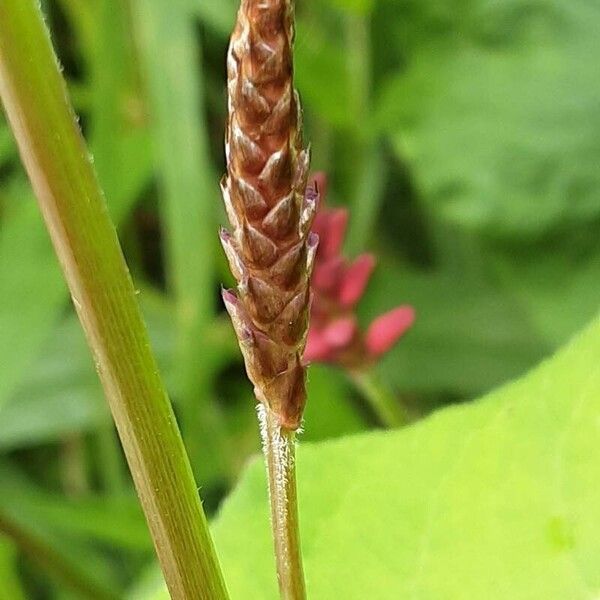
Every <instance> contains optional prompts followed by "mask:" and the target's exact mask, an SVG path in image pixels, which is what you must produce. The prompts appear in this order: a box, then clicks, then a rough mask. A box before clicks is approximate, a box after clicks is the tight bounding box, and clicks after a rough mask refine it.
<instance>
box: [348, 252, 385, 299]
mask: <svg viewBox="0 0 600 600" xmlns="http://www.w3.org/2000/svg"><path fill="white" fill-rule="evenodd" d="M375 263H376V261H375V257H374V256H373V255H372V254H362V255H361V256H359V257H358V258H357V259H356V260H355V261H354V262H353V263H352V264H351V265H350V266H349V267H348V268H347V269H346V272H345V273H344V275H343V276H342V281H341V283H340V289H339V300H340V302H341V304H342V305H343V306H353V305H354V304H356V303H357V302H358V301H359V300H360V298H361V297H362V295H363V294H364V292H365V288H366V287H367V283H369V278H370V277H371V274H372V273H373V269H374V268H375Z"/></svg>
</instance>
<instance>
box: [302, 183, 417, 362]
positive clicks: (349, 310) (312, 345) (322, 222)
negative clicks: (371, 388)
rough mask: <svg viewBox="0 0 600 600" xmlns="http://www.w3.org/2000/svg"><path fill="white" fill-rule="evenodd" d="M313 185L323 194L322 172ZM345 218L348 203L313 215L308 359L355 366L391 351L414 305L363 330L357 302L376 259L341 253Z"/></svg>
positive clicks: (403, 308)
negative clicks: (315, 241) (350, 258)
mask: <svg viewBox="0 0 600 600" xmlns="http://www.w3.org/2000/svg"><path fill="white" fill-rule="evenodd" d="M312 188H313V189H314V188H318V189H319V190H320V191H321V197H324V195H325V189H326V178H325V175H324V174H322V173H319V174H316V175H315V176H314V182H313V184H312ZM309 189H311V186H309ZM347 224H348V212H347V211H346V210H345V209H332V208H325V207H324V206H321V208H320V209H319V212H318V213H317V216H316V218H315V221H314V226H313V231H314V232H315V233H316V234H317V235H318V236H319V240H320V241H319V248H318V250H317V257H316V261H315V268H314V274H313V279H312V289H313V302H312V310H311V317H310V330H309V334H308V343H307V345H306V350H305V353H304V360H305V361H306V362H328V363H337V364H340V365H342V366H344V367H346V368H349V369H354V368H360V367H362V366H364V365H365V364H367V363H369V362H371V361H373V360H375V359H376V358H377V357H379V356H381V355H382V354H384V353H385V352H387V351H388V350H389V349H390V348H391V347H392V346H393V345H394V344H395V343H396V342H397V341H398V340H399V339H400V338H401V337H402V335H403V334H404V333H405V332H406V330H407V329H408V328H409V327H410V326H411V325H412V323H413V321H414V318H415V313H414V309H413V308H412V307H411V306H399V307H397V308H395V309H394V310H392V311H390V312H387V313H385V314H384V315H381V316H380V317H378V318H377V319H375V320H374V321H373V322H372V323H371V325H370V326H369V328H368V329H367V331H366V333H364V334H363V332H361V331H360V329H359V326H358V321H357V318H356V315H355V307H356V304H357V303H358V301H359V300H360V298H361V297H362V296H363V294H364V292H365V289H366V287H367V284H368V282H369V278H370V277H371V274H372V272H373V269H374V268H375V263H376V261H375V257H374V256H373V255H371V254H362V255H361V256H359V257H358V258H357V259H356V260H354V261H353V262H348V261H347V260H346V259H345V258H344V257H343V256H342V254H341V248H342V243H343V241H344V236H345V233H346V226H347Z"/></svg>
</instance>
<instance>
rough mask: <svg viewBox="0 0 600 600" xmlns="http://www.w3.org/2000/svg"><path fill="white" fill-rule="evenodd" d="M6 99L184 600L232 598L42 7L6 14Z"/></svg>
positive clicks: (169, 573) (165, 560)
mask: <svg viewBox="0 0 600 600" xmlns="http://www.w3.org/2000/svg"><path fill="white" fill-rule="evenodd" d="M0 95H1V97H2V100H3V103H4V106H5V109H6V112H7V115H8V118H9V122H10V124H11V127H12V129H13V132H14V133H15V137H16V138H17V142H18V145H19V150H20V153H21V158H22V160H23V162H24V164H25V166H26V169H27V171H28V174H29V177H30V179H31V181H32V184H33V187H34V190H35V192H36V195H37V197H38V201H39V204H40V208H41V210H42V213H43V215H44V218H45V221H46V224H47V227H48V229H49V231H50V235H51V238H52V241H53V243H54V247H55V250H56V252H57V254H58V256H59V259H60V263H61V266H62V268H63V271H64V274H65V276H66V279H67V282H68V284H69V288H70V291H71V295H72V298H73V302H74V304H75V307H76V309H77V312H78V315H79V318H80V320H81V322H82V325H83V328H84V330H85V332H86V336H87V339H88V343H89V344H90V346H91V348H92V351H93V353H94V357H95V362H96V365H97V368H98V373H99V375H100V378H101V380H102V383H103V386H104V389H105V393H106V396H107V398H108V401H109V404H110V406H111V410H112V413H113V417H114V419H115V422H116V425H117V428H118V430H119V434H120V436H121V441H122V443H123V447H124V449H125V453H126V456H127V460H128V462H129V465H130V468H131V472H132V475H133V478H134V482H135V484H136V487H137V490H138V494H139V496H140V499H141V501H142V506H143V508H144V511H145V513H146V518H147V520H148V524H149V526H150V530H151V533H152V536H153V539H154V542H155V546H156V550H157V553H158V555H159V559H160V561H161V565H162V568H163V571H164V573H165V578H166V580H167V585H168V586H169V590H170V593H171V596H172V597H173V598H175V599H186V600H187V599H192V598H194V599H196V598H200V599H213V598H217V599H218V598H226V597H227V593H226V591H225V586H224V583H223V579H222V576H221V573H220V569H219V566H218V563H217V559H216V556H215V553H214V549H213V546H212V541H211V538H210V534H209V532H208V527H207V523H206V519H205V516H204V513H203V511H202V507H201V505H200V501H199V498H198V494H197V490H196V486H195V483H194V479H193V476H192V472H191V467H190V465H189V461H188V459H187V456H186V454H185V450H184V448H183V443H182V441H181V437H180V435H179V430H178V428H177V425H176V422H175V417H174V415H173V411H172V408H171V405H170V403H169V401H168V398H167V395H166V392H165V389H164V387H163V384H162V381H161V379H160V376H159V374H158V369H157V367H156V363H155V360H154V357H153V355H152V353H151V350H150V344H149V341H148V336H147V332H146V329H145V326H144V324H143V321H142V319H141V315H140V311H139V308H138V305H137V302H136V298H135V291H134V288H133V284H132V281H131V278H130V276H129V272H128V270H127V266H126V264H125V261H124V259H123V255H122V252H121V249H120V246H119V243H118V239H117V236H116V232H115V229H114V227H113V225H112V223H111V221H110V218H109V216H108V211H107V207H106V204H105V201H104V198H103V196H102V192H101V190H100V188H99V186H98V183H97V180H96V177H95V174H94V171H93V168H92V165H91V161H90V159H89V154H88V151H87V149H86V146H85V143H84V141H83V138H82V137H81V134H80V132H79V129H78V127H77V125H76V122H75V119H74V114H73V111H72V108H71V107H70V105H69V103H68V100H67V96H66V89H65V84H64V81H63V79H62V77H61V75H60V72H59V69H58V63H57V61H56V58H55V56H54V53H53V50H52V46H51V43H50V39H49V36H48V32H47V30H46V28H45V25H44V23H43V21H42V17H41V13H40V12H39V8H38V5H37V2H36V1H35V0H5V1H4V2H2V4H0Z"/></svg>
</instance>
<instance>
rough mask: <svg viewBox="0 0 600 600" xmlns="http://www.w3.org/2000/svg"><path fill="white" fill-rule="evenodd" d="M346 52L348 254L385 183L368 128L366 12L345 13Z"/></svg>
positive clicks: (365, 229)
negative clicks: (349, 116)
mask: <svg viewBox="0 0 600 600" xmlns="http://www.w3.org/2000/svg"><path fill="white" fill-rule="evenodd" d="M345 26H346V27H345V29H346V56H347V66H348V71H349V72H350V73H351V74H352V76H351V77H350V81H351V83H352V86H351V90H350V97H349V109H350V111H351V112H352V115H353V120H354V122H355V123H356V124H357V125H356V127H355V128H354V129H353V131H352V132H351V134H349V137H350V144H351V148H352V152H351V153H350V154H349V155H348V161H349V164H348V165H347V167H348V170H347V171H346V173H347V176H348V178H349V181H348V183H349V186H348V188H347V189H348V191H349V201H350V208H351V212H352V221H351V224H350V229H349V231H348V239H347V242H346V248H347V250H348V252H349V253H350V254H357V253H359V252H362V251H363V249H364V248H365V246H366V244H367V242H368V237H369V235H370V233H371V232H372V231H373V229H374V227H375V225H376V220H377V216H378V214H379V210H380V208H381V202H382V199H383V191H384V184H385V176H386V172H385V161H384V160H383V157H382V153H381V149H380V148H379V144H378V143H377V140H376V139H374V138H373V137H372V136H371V135H370V134H369V132H368V130H367V127H366V124H367V123H368V122H369V117H370V111H371V89H372V86H373V82H372V77H371V60H372V48H371V31H370V26H371V23H370V16H369V15H354V14H352V15H350V14H349V15H347V16H346V21H345Z"/></svg>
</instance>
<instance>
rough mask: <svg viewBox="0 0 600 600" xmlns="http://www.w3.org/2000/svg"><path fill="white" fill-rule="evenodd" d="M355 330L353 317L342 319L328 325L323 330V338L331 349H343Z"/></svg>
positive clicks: (356, 328)
mask: <svg viewBox="0 0 600 600" xmlns="http://www.w3.org/2000/svg"><path fill="white" fill-rule="evenodd" d="M357 330H358V327H357V325H356V319H355V318H354V317H343V318H341V319H336V320H335V321H332V322H331V323H329V325H327V327H326V328H325V329H324V330H323V336H324V338H325V340H326V341H327V343H328V344H329V345H330V346H331V347H332V348H335V349H339V348H345V347H346V346H348V344H350V342H351V341H352V338H353V337H354V335H355V334H356V332H357Z"/></svg>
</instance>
